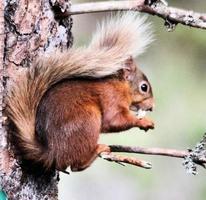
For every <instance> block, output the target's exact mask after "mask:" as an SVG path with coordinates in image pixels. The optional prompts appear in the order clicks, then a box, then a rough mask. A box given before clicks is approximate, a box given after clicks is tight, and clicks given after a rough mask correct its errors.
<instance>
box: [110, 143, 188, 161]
mask: <svg viewBox="0 0 206 200" xmlns="http://www.w3.org/2000/svg"><path fill="white" fill-rule="evenodd" d="M110 149H111V152H125V153H139V154H149V155H160V156H169V157H176V158H184V157H185V156H187V155H189V152H188V151H181V150H176V149H163V148H144V147H131V146H122V145H111V146H110Z"/></svg>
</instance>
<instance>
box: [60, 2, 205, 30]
mask: <svg viewBox="0 0 206 200" xmlns="http://www.w3.org/2000/svg"><path fill="white" fill-rule="evenodd" d="M119 10H121V11H128V10H132V11H139V12H144V13H148V14H151V15H156V16H159V17H161V18H162V19H164V20H165V26H166V27H167V28H168V30H169V31H170V30H172V29H174V27H175V26H176V25H177V24H178V23H180V24H183V25H186V26H190V27H195V28H201V29H206V14H205V13H197V12H193V11H190V10H184V9H179V8H175V7H169V6H167V2H165V1H163V0H135V1H134V0H133V1H103V2H91V3H81V4H74V5H72V6H71V7H70V9H69V11H67V12H64V13H58V17H63V18H64V17H67V16H69V15H77V14H85V13H96V12H106V11H119Z"/></svg>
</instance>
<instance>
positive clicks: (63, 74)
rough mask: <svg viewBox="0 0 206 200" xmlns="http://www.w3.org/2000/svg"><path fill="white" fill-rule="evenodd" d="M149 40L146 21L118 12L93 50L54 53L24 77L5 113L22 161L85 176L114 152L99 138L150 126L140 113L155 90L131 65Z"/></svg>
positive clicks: (99, 30) (14, 87) (98, 33)
mask: <svg viewBox="0 0 206 200" xmlns="http://www.w3.org/2000/svg"><path fill="white" fill-rule="evenodd" d="M152 40H153V36H152V31H151V26H150V24H149V23H147V22H146V18H145V17H140V16H139V15H138V14H135V13H123V14H118V15H117V16H116V17H110V18H107V19H106V20H104V22H103V23H102V24H101V25H100V26H99V27H98V28H97V31H96V32H95V33H94V35H93V37H92V40H91V42H90V44H89V45H88V47H81V48H71V49H69V50H67V51H64V52H60V51H57V52H55V53H54V54H53V55H51V56H48V57H46V56H45V58H41V59H38V60H37V61H35V62H34V63H33V64H32V66H31V67H30V68H28V69H26V70H25V72H23V73H22V72H21V75H20V77H19V78H18V80H15V81H14V84H11V86H10V88H9V94H8V97H7V108H6V112H7V116H8V118H9V121H10V124H11V126H12V127H14V130H15V131H12V136H11V137H12V138H13V141H15V142H13V145H14V146H15V149H17V151H18V152H20V155H21V157H22V159H25V160H28V161H31V162H32V163H36V164H40V165H41V166H42V167H43V168H45V169H46V170H49V169H51V168H52V167H55V169H57V170H60V171H64V170H65V169H66V168H67V167H70V168H71V170H72V171H81V170H84V169H86V168H87V167H89V166H90V165H91V163H92V162H93V161H94V160H95V159H96V158H97V157H98V155H99V154H100V153H101V152H107V151H109V149H108V146H107V145H104V144H98V139H99V136H100V133H109V132H120V131H124V130H128V129H130V128H132V127H139V128H140V129H143V130H145V131H146V130H148V129H153V128H154V123H153V121H152V120H150V119H149V118H147V117H144V116H143V115H144V114H145V112H146V111H152V109H153V105H154V100H153V93H152V88H151V85H150V83H149V81H148V79H147V77H146V76H145V75H144V74H143V72H142V71H141V70H140V69H139V68H138V67H137V64H136V63H135V61H134V58H135V57H136V56H138V55H140V54H141V53H143V52H144V50H145V49H146V47H147V46H148V45H149V44H150V43H151V41H152ZM134 113H135V114H137V115H139V117H138V116H135V114H134Z"/></svg>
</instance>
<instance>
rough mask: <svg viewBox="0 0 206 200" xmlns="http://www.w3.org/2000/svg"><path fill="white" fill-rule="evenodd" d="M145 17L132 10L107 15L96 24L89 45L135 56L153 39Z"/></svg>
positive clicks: (120, 54)
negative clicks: (100, 22)
mask: <svg viewBox="0 0 206 200" xmlns="http://www.w3.org/2000/svg"><path fill="white" fill-rule="evenodd" d="M146 19H147V18H146V17H140V15H139V14H138V13H136V12H132V11H129V12H127V13H125V12H123V13H118V14H117V15H116V16H115V17H109V18H107V19H106V20H105V21H103V23H102V24H100V25H99V26H98V28H97V31H96V32H95V33H94V35H93V38H92V41H91V44H90V46H89V47H92V48H95V49H105V50H108V51H110V53H113V54H119V56H123V57H124V56H125V55H126V56H127V57H128V55H132V57H136V56H138V55H140V54H141V53H143V52H144V51H145V49H146V47H147V46H148V45H149V44H150V43H151V42H152V41H153V34H152V29H151V24H150V23H148V22H146ZM116 57H118V56H117V55H116Z"/></svg>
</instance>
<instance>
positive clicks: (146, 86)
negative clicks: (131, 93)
mask: <svg viewBox="0 0 206 200" xmlns="http://www.w3.org/2000/svg"><path fill="white" fill-rule="evenodd" d="M140 92H141V93H147V92H149V84H148V83H147V82H145V81H142V82H141V83H140Z"/></svg>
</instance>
